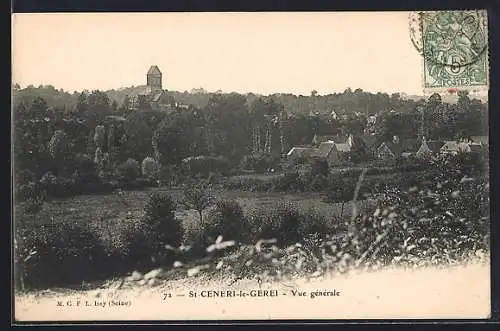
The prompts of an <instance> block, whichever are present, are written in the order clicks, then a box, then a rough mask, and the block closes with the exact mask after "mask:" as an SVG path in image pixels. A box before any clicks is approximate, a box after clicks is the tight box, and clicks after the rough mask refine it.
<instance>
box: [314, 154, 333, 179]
mask: <svg viewBox="0 0 500 331" xmlns="http://www.w3.org/2000/svg"><path fill="white" fill-rule="evenodd" d="M328 171H329V170H328V162H327V161H326V160H323V159H319V158H313V159H312V160H311V173H312V175H314V176H316V175H322V176H327V175H328Z"/></svg>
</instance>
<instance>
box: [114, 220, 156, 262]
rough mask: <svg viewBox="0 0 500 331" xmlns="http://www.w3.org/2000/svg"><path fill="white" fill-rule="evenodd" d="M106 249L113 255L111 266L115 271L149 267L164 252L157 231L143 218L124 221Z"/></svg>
mask: <svg viewBox="0 0 500 331" xmlns="http://www.w3.org/2000/svg"><path fill="white" fill-rule="evenodd" d="M108 249H109V251H110V255H111V256H113V259H112V262H113V266H111V267H112V268H113V269H114V270H116V271H117V272H129V271H130V269H139V270H141V269H142V270H145V269H147V268H150V267H152V266H153V265H154V264H155V263H156V262H157V260H156V259H157V258H158V256H159V255H161V254H163V253H164V252H165V249H164V248H162V247H160V245H159V243H158V236H157V233H155V232H154V231H153V229H152V228H151V226H149V224H146V223H145V222H144V221H143V220H132V221H124V222H123V223H122V224H121V226H120V227H119V230H118V231H117V233H116V235H114V236H113V237H112V240H111V244H110V247H109V248H108Z"/></svg>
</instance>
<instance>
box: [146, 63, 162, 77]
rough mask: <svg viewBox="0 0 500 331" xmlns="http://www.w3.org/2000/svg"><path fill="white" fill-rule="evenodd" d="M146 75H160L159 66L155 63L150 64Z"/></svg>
mask: <svg viewBox="0 0 500 331" xmlns="http://www.w3.org/2000/svg"><path fill="white" fill-rule="evenodd" d="M148 75H161V71H160V68H158V66H157V65H152V66H151V67H150V68H149V70H148Z"/></svg>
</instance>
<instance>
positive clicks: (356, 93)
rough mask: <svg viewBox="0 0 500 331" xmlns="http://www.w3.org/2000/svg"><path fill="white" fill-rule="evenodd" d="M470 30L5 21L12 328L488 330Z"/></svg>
mask: <svg viewBox="0 0 500 331" xmlns="http://www.w3.org/2000/svg"><path fill="white" fill-rule="evenodd" d="M487 26H488V25H487V13H486V11H482V10H467V11H465V10H464V11H423V12H403V11H391V12H375V11H374V12H211V13H208V12H204V13H202V12H199V13H187V12H184V13H180V12H179V13H57V14H55V13H43V14H42V13H40V14H13V15H12V27H13V30H12V31H13V32H12V96H13V98H12V100H13V105H12V114H13V116H12V118H13V119H12V139H13V140H12V141H13V144H12V157H13V167H12V178H13V195H14V202H13V210H14V213H13V220H12V222H13V233H12V235H13V239H14V240H13V243H14V256H13V265H14V277H13V278H14V284H13V285H12V286H13V289H14V293H15V299H14V303H15V307H14V310H15V311H14V315H15V320H16V321H18V322H32V323H36V322H43V321H45V322H47V321H51V322H54V321H59V322H72V321H131V320H134V321H138V320H143V321H170V322H174V321H177V322H179V321H234V320H245V321H250V320H259V321H263V320H264V321H269V320H284V319H293V320H312V319H321V320H336V319H342V320H346V319H347V320H349V319H469V318H488V317H489V316H490V313H491V307H490V214H489V210H490V208H489V207H490V194H489V160H488V158H489V154H488V150H489V138H488V112H489V108H488V88H489V62H488V61H489V57H488V55H489V50H488V28H487Z"/></svg>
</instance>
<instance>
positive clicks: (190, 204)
mask: <svg viewBox="0 0 500 331" xmlns="http://www.w3.org/2000/svg"><path fill="white" fill-rule="evenodd" d="M213 200H214V198H213V196H212V193H211V192H210V187H209V185H207V184H206V183H205V182H202V181H200V182H198V183H195V184H191V185H189V186H187V187H186V189H185V190H184V200H183V203H184V205H185V206H186V207H187V208H190V209H194V210H196V211H197V212H198V215H199V217H200V224H201V223H202V222H203V211H204V210H205V209H206V208H208V207H209V206H210V205H212V204H213V202H214V201H213Z"/></svg>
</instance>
